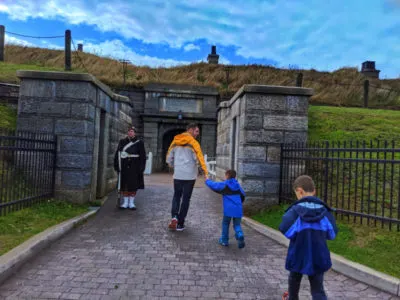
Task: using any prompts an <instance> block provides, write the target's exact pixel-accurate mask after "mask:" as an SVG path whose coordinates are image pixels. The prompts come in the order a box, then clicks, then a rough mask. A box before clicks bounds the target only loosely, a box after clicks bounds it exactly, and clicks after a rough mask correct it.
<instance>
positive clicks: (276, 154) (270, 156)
mask: <svg viewBox="0 0 400 300" xmlns="http://www.w3.org/2000/svg"><path fill="white" fill-rule="evenodd" d="M280 159H281V147H280V146H268V149H267V161H268V162H275V163H280Z"/></svg>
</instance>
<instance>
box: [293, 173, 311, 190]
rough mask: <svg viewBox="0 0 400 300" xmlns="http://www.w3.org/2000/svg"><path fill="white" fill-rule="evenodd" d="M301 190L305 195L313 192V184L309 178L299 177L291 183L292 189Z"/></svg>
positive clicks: (305, 176)
mask: <svg viewBox="0 0 400 300" xmlns="http://www.w3.org/2000/svg"><path fill="white" fill-rule="evenodd" d="M297 188H302V189H303V190H304V191H305V192H306V193H312V192H314V191H315V183H314V181H313V180H312V178H311V177H310V176H307V175H301V176H299V177H297V178H296V180H295V181H294V182H293V189H294V190H296V189H297Z"/></svg>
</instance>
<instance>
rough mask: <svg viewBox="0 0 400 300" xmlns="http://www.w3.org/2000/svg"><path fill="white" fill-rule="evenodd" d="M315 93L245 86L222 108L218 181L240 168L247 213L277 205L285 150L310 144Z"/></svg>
mask: <svg viewBox="0 0 400 300" xmlns="http://www.w3.org/2000/svg"><path fill="white" fill-rule="evenodd" d="M312 94H313V90H312V89H306V88H298V87H281V86H265V85H245V86H243V87H242V88H241V89H240V90H239V91H238V92H237V93H236V94H235V95H234V96H233V98H232V99H231V100H230V101H229V102H228V101H226V102H222V103H221V104H220V108H219V112H218V137H217V177H219V178H220V179H221V178H222V177H223V174H224V172H225V170H226V169H228V168H237V174H238V180H239V182H240V183H241V184H242V185H243V188H244V190H245V192H246V195H247V197H246V199H247V200H246V202H245V213H246V214H251V213H255V212H258V211H260V210H261V209H262V208H264V207H266V206H268V205H272V204H276V203H278V200H279V199H278V197H279V180H280V145H281V143H292V142H300V141H301V142H304V141H306V140H307V130H308V117H307V114H308V100H309V97H310V96H311V95H312ZM234 123H235V124H236V126H233V125H234ZM234 127H236V131H235V130H233V128H234ZM237 132H238V134H237ZM235 133H236V134H237V135H236V137H235V138H233V136H234V134H235ZM233 143H234V144H233ZM233 149H235V151H234V150H233Z"/></svg>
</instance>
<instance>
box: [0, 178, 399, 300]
mask: <svg viewBox="0 0 400 300" xmlns="http://www.w3.org/2000/svg"><path fill="white" fill-rule="evenodd" d="M153 178H156V177H153ZM157 181H158V184H155V185H151V186H150V185H148V186H147V189H146V190H144V191H141V192H140V193H139V196H138V199H137V206H138V210H137V211H119V210H117V209H115V206H114V201H115V200H114V199H115V198H114V197H115V195H112V197H110V199H109V201H107V203H106V204H105V206H103V207H102V208H101V210H100V211H99V213H98V214H97V215H96V216H95V217H94V218H92V219H91V220H89V221H88V222H87V223H85V224H84V225H82V226H80V227H78V228H76V229H74V230H73V231H72V232H71V233H69V234H67V235H66V236H65V237H63V238H62V239H60V240H59V241H58V242H56V243H55V244H53V245H52V246H51V247H50V248H48V249H47V250H45V251H43V253H42V254H41V255H39V256H38V257H37V258H35V259H33V260H32V261H31V262H30V263H28V264H27V265H25V266H24V267H23V268H22V269H21V271H20V272H19V273H18V274H17V275H16V276H14V277H12V278H10V279H9V280H8V281H6V282H5V283H4V284H3V285H2V286H0V298H1V299H47V298H58V299H185V300H189V299H210V298H211V299H278V300H279V299H281V295H282V292H283V291H284V290H285V289H286V287H287V272H286V271H285V270H284V257H285V249H284V248H283V247H282V246H280V245H278V244H276V243H275V242H273V241H272V240H269V239H268V238H266V237H264V236H262V235H260V234H258V233H257V232H255V231H253V230H251V229H250V228H247V227H244V232H245V235H246V243H247V245H246V248H244V249H238V248H237V246H236V243H234V242H235V241H234V239H232V240H231V242H232V244H231V245H230V247H229V248H223V247H221V246H219V245H218V244H217V238H218V235H219V234H220V220H221V215H220V211H221V209H220V199H219V197H218V195H216V194H213V193H212V192H210V191H208V190H207V189H205V188H203V187H202V185H201V184H197V185H198V186H200V187H197V188H195V191H194V194H193V197H192V202H191V207H190V210H189V215H188V221H187V229H186V231H184V232H169V231H168V230H166V227H167V224H168V221H169V209H170V202H171V197H172V188H171V186H170V185H166V184H165V183H164V184H163V182H162V181H159V180H158V179H157ZM160 182H161V183H160ZM164 182H168V180H166V181H164ZM231 236H232V237H233V234H232V232H231ZM303 282H304V285H303V287H302V290H301V297H300V299H310V297H309V287H308V281H307V280H303ZM325 287H326V290H327V291H328V296H329V298H330V299H398V298H396V297H392V296H391V295H388V294H386V293H383V292H381V291H379V290H376V289H374V288H370V287H368V286H366V285H365V284H362V283H358V282H356V281H354V280H351V279H349V278H347V277H345V276H343V275H339V274H337V273H335V272H329V273H328V274H327V276H326V284H325Z"/></svg>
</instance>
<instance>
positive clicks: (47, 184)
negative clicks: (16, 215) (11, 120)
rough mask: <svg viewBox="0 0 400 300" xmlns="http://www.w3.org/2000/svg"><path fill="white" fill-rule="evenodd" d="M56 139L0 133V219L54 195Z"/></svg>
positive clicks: (20, 133) (42, 135)
mask: <svg viewBox="0 0 400 300" xmlns="http://www.w3.org/2000/svg"><path fill="white" fill-rule="evenodd" d="M56 144H57V143H56V137H55V136H54V135H52V134H45V133H31V132H21V131H18V132H14V131H5V130H1V131H0V216H1V215H5V214H7V213H9V212H11V211H16V210H20V209H23V208H25V207H29V206H31V205H32V204H34V203H38V202H40V201H42V200H45V199H49V198H51V197H52V196H53V195H54V182H55V162H56V151H57V147H56Z"/></svg>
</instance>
